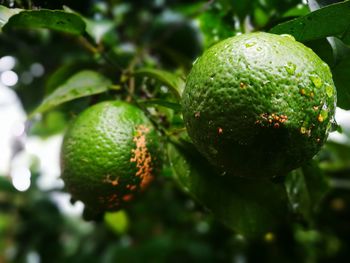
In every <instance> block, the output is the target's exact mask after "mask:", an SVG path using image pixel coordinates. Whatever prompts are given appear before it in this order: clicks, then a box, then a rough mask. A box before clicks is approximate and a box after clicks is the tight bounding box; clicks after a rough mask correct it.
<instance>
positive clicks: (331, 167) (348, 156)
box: [320, 141, 350, 172]
mask: <svg viewBox="0 0 350 263" xmlns="http://www.w3.org/2000/svg"><path fill="white" fill-rule="evenodd" d="M323 154H324V155H326V156H325V157H323V159H325V160H322V161H321V162H320V167H321V168H322V169H323V170H325V171H327V172H337V171H342V170H350V145H347V144H340V143H336V142H331V141H328V142H327V143H326V145H325V149H324V153H323Z"/></svg>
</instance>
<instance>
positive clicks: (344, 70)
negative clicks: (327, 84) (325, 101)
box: [332, 2, 350, 110]
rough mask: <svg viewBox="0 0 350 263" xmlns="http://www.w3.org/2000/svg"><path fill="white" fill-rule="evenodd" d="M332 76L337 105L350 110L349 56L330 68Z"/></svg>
mask: <svg viewBox="0 0 350 263" xmlns="http://www.w3.org/2000/svg"><path fill="white" fill-rule="evenodd" d="M349 3H350V2H349ZM332 74H333V80H334V83H335V86H336V88H337V98H338V100H337V105H338V107H340V108H342V109H346V110H348V109H350V54H349V55H348V56H346V57H345V58H344V59H342V60H341V61H340V62H338V63H337V64H336V66H335V67H333V68H332Z"/></svg>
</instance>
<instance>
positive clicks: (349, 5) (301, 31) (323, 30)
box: [270, 1, 350, 45]
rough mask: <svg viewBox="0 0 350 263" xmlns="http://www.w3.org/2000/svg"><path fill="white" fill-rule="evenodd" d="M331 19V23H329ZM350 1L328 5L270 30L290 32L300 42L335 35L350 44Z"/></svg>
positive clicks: (277, 32) (281, 32)
mask: <svg viewBox="0 0 350 263" xmlns="http://www.w3.org/2000/svg"><path fill="white" fill-rule="evenodd" d="M330 21H331V23H330ZM349 28H350V2H349V1H345V2H341V3H337V4H332V5H328V6H326V7H324V8H321V9H318V10H316V11H314V12H311V13H310V14H308V15H306V16H302V17H298V18H296V19H293V20H290V21H287V22H284V23H281V24H279V25H277V26H275V27H273V28H272V29H271V30H270V32H271V33H275V34H290V35H293V36H294V37H295V39H296V40H298V41H300V42H305V41H310V40H314V39H320V38H325V37H328V36H337V37H339V38H340V39H341V40H343V41H344V43H346V44H348V45H349V44H350V30H349Z"/></svg>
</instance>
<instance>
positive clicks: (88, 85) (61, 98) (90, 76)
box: [30, 70, 112, 117]
mask: <svg viewBox="0 0 350 263" xmlns="http://www.w3.org/2000/svg"><path fill="white" fill-rule="evenodd" d="M111 85H112V83H111V81H110V80H109V79H107V78H106V77H104V76H103V75H101V74H99V73H97V72H95V71H90V70H84V71H81V72H79V73H77V74H75V75H73V76H72V77H70V78H69V79H68V80H67V81H66V82H65V83H63V84H62V85H61V86H59V87H58V88H57V89H56V90H55V91H54V92H53V93H52V94H51V95H49V96H48V97H47V98H45V99H44V101H43V102H42V104H41V105H40V106H39V107H38V108H37V109H35V110H34V112H33V113H32V114H31V115H30V117H31V116H33V115H34V114H37V113H43V112H45V111H48V110H50V109H52V108H54V107H56V106H58V105H60V104H62V103H64V102H67V101H71V100H74V99H77V98H81V97H86V96H90V95H94V94H99V93H102V92H105V91H107V90H108V89H109V88H110V86H111Z"/></svg>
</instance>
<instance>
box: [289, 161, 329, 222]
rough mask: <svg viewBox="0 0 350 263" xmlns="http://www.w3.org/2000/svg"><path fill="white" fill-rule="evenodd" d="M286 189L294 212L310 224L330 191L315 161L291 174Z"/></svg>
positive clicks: (325, 178)
mask: <svg viewBox="0 0 350 263" xmlns="http://www.w3.org/2000/svg"><path fill="white" fill-rule="evenodd" d="M285 187H286V190H287V194H288V198H289V203H290V207H291V208H292V210H293V212H294V213H295V214H297V215H299V216H302V217H303V218H304V219H305V220H307V221H309V222H310V223H311V222H312V216H313V214H314V212H315V211H316V210H317V209H318V208H319V205H320V204H321V202H322V200H323V198H324V197H325V195H326V194H327V193H328V191H329V190H330V185H329V181H328V179H327V177H326V175H325V174H324V172H323V171H322V170H321V169H320V168H319V167H318V163H317V162H315V161H310V162H309V163H307V164H306V165H304V166H303V167H301V168H299V169H296V170H294V171H292V172H290V173H289V174H288V175H287V177H286V180H285Z"/></svg>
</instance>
